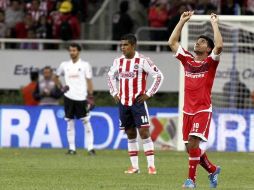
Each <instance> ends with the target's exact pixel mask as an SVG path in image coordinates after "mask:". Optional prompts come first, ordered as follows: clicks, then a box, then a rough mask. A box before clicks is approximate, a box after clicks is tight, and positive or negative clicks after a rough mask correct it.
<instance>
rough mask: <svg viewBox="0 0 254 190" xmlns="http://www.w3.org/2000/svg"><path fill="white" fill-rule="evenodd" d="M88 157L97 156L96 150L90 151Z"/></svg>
mask: <svg viewBox="0 0 254 190" xmlns="http://www.w3.org/2000/svg"><path fill="white" fill-rule="evenodd" d="M88 155H89V156H95V155H96V153H95V150H94V149H92V150H89V151H88Z"/></svg>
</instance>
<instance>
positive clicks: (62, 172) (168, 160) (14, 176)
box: [0, 148, 254, 190]
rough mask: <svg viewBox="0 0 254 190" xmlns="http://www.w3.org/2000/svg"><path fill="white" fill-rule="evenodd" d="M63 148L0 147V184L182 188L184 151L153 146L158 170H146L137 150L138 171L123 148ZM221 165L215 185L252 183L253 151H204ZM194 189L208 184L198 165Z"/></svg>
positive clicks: (6, 188)
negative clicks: (70, 151) (91, 151)
mask: <svg viewBox="0 0 254 190" xmlns="http://www.w3.org/2000/svg"><path fill="white" fill-rule="evenodd" d="M65 151H66V150H64V149H5V148H3V149H0V189H1V190H97V189H101V190H105V189H107V190H164V189H165V190H166V189H167V190H174V189H181V185H182V183H183V181H184V180H185V178H186V174H187V156H186V154H185V153H183V152H170V151H157V154H156V166H157V172H158V174H157V175H153V176H151V175H148V174H147V169H146V159H145V157H144V154H143V153H142V152H140V153H141V154H140V168H141V173H140V174H135V175H126V174H124V173H123V171H124V170H125V169H126V168H127V167H128V166H129V164H130V163H129V159H128V155H127V152H126V151H120V150H101V151H97V156H95V157H89V156H87V153H86V152H85V151H84V150H78V154H77V155H75V156H67V155H65V154H64V153H65ZM208 155H209V157H210V159H211V160H213V161H214V162H215V163H217V164H218V165H220V166H222V173H221V175H220V176H219V186H218V189H229V190H231V189H239V190H243V189H254V181H253V179H254V178H253V176H254V169H253V166H254V153H217V152H210V153H208ZM197 186H198V187H197V189H209V188H208V179H207V173H206V172H205V171H204V170H203V169H202V168H201V167H199V168H198V179H197Z"/></svg>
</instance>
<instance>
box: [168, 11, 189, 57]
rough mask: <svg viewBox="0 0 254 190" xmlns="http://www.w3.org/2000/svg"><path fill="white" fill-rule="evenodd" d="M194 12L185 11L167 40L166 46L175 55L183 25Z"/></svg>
mask: <svg viewBox="0 0 254 190" xmlns="http://www.w3.org/2000/svg"><path fill="white" fill-rule="evenodd" d="M193 13H194V11H186V12H183V14H182V15H181V17H180V20H179V22H178V23H177V25H176V27H175V29H174V30H173V32H172V34H171V36H170V37H169V39H168V45H169V47H170V48H171V50H172V51H173V52H174V53H176V52H177V49H178V47H179V39H180V35H181V32H182V29H183V26H184V24H185V23H186V22H187V21H188V20H189V19H190V17H191V16H192V15H193Z"/></svg>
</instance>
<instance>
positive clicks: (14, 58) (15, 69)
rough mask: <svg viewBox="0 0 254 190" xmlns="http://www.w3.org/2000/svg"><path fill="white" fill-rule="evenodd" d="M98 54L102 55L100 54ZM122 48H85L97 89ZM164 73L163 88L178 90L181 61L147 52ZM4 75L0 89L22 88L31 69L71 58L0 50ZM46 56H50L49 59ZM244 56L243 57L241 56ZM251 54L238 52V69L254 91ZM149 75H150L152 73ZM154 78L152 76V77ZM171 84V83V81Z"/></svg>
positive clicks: (227, 57) (225, 57) (226, 63)
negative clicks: (107, 49)
mask: <svg viewBox="0 0 254 190" xmlns="http://www.w3.org/2000/svg"><path fill="white" fill-rule="evenodd" d="M98 55H99V56H98ZM119 55H120V52H112V51H83V52H82V53H81V58H82V59H84V60H86V61H89V62H90V63H91V65H92V69H93V76H94V83H95V84H96V85H95V86H94V88H95V90H108V86H107V83H106V80H105V75H106V74H107V72H108V69H109V67H110V66H111V65H112V62H113V60H114V58H116V57H117V56H119ZM145 55H146V56H149V57H150V58H151V59H152V60H153V61H154V63H156V65H158V67H159V68H160V70H161V71H162V72H163V74H164V76H165V77H164V80H165V81H164V82H163V84H162V86H161V88H160V91H164V92H176V91H178V90H179V61H178V60H177V59H175V58H174V57H173V54H172V53H171V52H145ZM0 56H1V62H2V67H1V71H2V72H1V75H0V89H19V88H20V87H22V86H24V85H26V84H27V83H29V72H30V70H34V69H39V70H41V69H42V68H43V67H45V66H51V67H52V68H53V69H56V68H57V67H58V66H59V64H60V63H61V62H62V61H64V60H68V59H69V55H68V52H67V51H61V50H60V51H21V50H19V51H15V50H11V51H8V50H5V51H1V52H0ZM45 57H50V59H46V60H45ZM240 58H241V59H240ZM249 60H252V57H251V55H249V54H248V55H246V54H241V55H240V56H237V60H236V61H237V63H241V64H237V65H236V69H237V70H238V71H239V77H240V80H241V81H242V82H243V83H245V84H246V85H247V87H248V88H249V89H250V90H251V91H252V90H254V86H253V85H254V83H253V82H252V81H253V79H254V69H253V67H252V66H251V65H250V64H249ZM232 63H233V57H232V54H229V53H223V54H222V56H221V64H219V67H218V69H217V73H216V79H215V83H214V87H213V92H222V91H223V86H224V83H226V82H228V81H230V80H231V79H230V71H231V69H232V67H233V65H232ZM149 78H150V77H149ZM149 82H151V80H149ZM168 84H170V85H168Z"/></svg>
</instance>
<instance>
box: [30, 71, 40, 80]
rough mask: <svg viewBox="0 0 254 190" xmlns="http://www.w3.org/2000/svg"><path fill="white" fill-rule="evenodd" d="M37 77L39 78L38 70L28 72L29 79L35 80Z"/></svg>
mask: <svg viewBox="0 0 254 190" xmlns="http://www.w3.org/2000/svg"><path fill="white" fill-rule="evenodd" d="M38 78H39V72H38V71H31V72H30V79H31V81H37V80H38Z"/></svg>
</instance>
